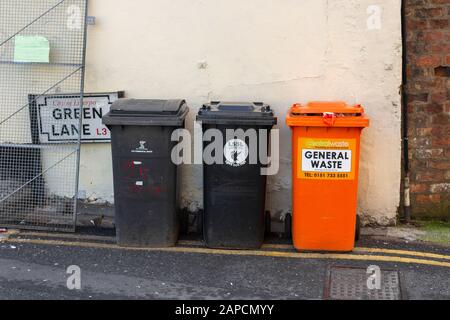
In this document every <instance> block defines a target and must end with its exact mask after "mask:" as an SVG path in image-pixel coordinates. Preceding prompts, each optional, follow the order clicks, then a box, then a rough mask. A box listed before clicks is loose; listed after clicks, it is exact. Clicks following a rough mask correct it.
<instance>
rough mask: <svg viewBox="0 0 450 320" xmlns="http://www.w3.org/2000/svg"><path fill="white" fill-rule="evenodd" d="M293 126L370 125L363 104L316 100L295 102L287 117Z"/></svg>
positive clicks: (289, 124)
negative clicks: (304, 103) (301, 102)
mask: <svg viewBox="0 0 450 320" xmlns="http://www.w3.org/2000/svg"><path fill="white" fill-rule="evenodd" d="M286 124H287V125H288V126H291V127H363V128H364V127H368V126H369V119H368V118H367V117H366V116H365V114H364V108H363V107H362V106H361V105H359V104H358V105H354V106H350V105H348V104H347V103H345V102H342V101H336V102H325V101H323V102H322V101H314V102H309V103H308V104H306V105H301V104H299V103H296V104H294V105H293V106H292V107H291V109H290V110H289V112H288V115H287V117H286Z"/></svg>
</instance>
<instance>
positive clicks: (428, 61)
mask: <svg viewBox="0 0 450 320" xmlns="http://www.w3.org/2000/svg"><path fill="white" fill-rule="evenodd" d="M441 61H442V58H441V56H438V55H428V56H421V57H419V58H417V60H416V65H417V66H419V67H437V66H439V65H440V64H441Z"/></svg>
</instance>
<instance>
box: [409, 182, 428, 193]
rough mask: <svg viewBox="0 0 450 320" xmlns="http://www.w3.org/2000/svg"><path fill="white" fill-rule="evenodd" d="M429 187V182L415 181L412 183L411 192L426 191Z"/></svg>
mask: <svg viewBox="0 0 450 320" xmlns="http://www.w3.org/2000/svg"><path fill="white" fill-rule="evenodd" d="M428 189H429V186H428V185H427V184H423V183H413V184H411V185H410V188H409V191H410V192H411V193H424V192H426V191H427V190H428Z"/></svg>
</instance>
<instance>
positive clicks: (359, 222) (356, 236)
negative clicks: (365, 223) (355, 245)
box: [355, 215, 361, 241]
mask: <svg viewBox="0 0 450 320" xmlns="http://www.w3.org/2000/svg"><path fill="white" fill-rule="evenodd" d="M360 236H361V221H360V218H359V216H358V215H357V216H356V232H355V241H359V238H360Z"/></svg>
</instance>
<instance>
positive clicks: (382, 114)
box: [80, 0, 402, 224]
mask: <svg viewBox="0 0 450 320" xmlns="http://www.w3.org/2000/svg"><path fill="white" fill-rule="evenodd" d="M373 4H375V5H379V6H380V8H381V9H382V14H381V29H376V30H369V29H368V27H367V19H368V18H369V17H370V14H368V12H367V8H368V7H369V6H370V5H373ZM89 9H90V12H89V14H90V15H93V16H96V18H97V23H96V25H95V26H90V27H89V31H88V32H89V38H88V52H87V78H86V90H87V91H88V92H103V91H114V90H125V91H126V96H127V97H134V98H185V99H186V100H187V101H188V103H189V105H190V106H191V114H190V118H189V121H188V122H189V127H190V128H192V121H193V118H194V115H195V114H196V111H197V109H198V108H199V107H200V106H201V104H202V103H204V102H207V101H209V100H211V99H214V100H241V101H243V100H255V101H256V100H257V101H264V102H266V103H269V104H270V105H271V106H272V107H273V109H274V110H275V112H276V114H277V116H278V117H279V125H278V127H279V128H280V129H281V133H280V137H281V140H282V143H281V150H280V156H281V158H282V161H281V166H280V172H279V174H278V175H276V176H273V177H270V179H269V186H268V195H267V198H268V204H267V207H268V209H269V210H271V211H272V213H273V215H274V216H275V217H277V216H279V215H283V214H284V213H286V212H289V211H290V209H291V205H290V202H291V189H290V187H291V182H290V176H291V171H290V170H291V169H290V166H291V160H290V159H291V151H290V130H289V129H288V128H287V127H286V126H285V124H284V119H285V113H286V111H287V109H288V107H289V106H290V105H291V104H292V103H293V102H307V101H309V100H345V101H347V102H348V103H362V104H363V105H364V107H365V108H366V111H367V114H368V115H369V117H370V118H371V121H372V122H371V127H370V128H369V129H367V130H365V131H364V133H363V141H362V150H361V152H362V156H361V176H360V194H359V199H360V200H359V206H360V213H361V214H362V215H363V217H364V221H365V222H366V223H368V222H372V223H373V222H377V223H380V224H389V223H393V222H395V216H396V210H397V206H398V204H399V193H400V158H401V154H400V152H401V144H400V118H401V116H400V110H401V109H400V94H399V87H400V84H401V50H402V48H401V25H400V1H399V0H378V1H376V2H375V3H374V1H373V0H346V1H342V0H277V1H275V0H245V1H242V0H171V1H167V0H130V1H123V0H91V1H90V8H89ZM203 63H206V65H207V67H206V68H200V64H203ZM80 188H81V189H82V190H84V191H85V193H86V196H87V197H88V198H89V199H90V200H91V201H94V202H95V201H96V202H105V201H106V202H112V200H113V188H112V169H111V156H110V146H109V145H107V144H103V145H98V144H96V145H83V148H82V163H81V187H80ZM182 189H183V191H182V198H183V204H184V205H185V206H187V207H189V208H190V209H192V210H194V209H196V208H198V207H200V206H201V202H202V178H201V168H200V167H199V166H185V167H183V183H182Z"/></svg>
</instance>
